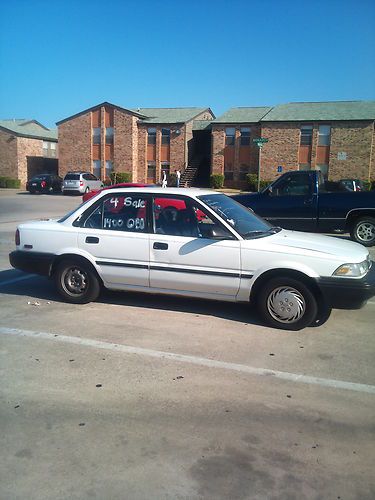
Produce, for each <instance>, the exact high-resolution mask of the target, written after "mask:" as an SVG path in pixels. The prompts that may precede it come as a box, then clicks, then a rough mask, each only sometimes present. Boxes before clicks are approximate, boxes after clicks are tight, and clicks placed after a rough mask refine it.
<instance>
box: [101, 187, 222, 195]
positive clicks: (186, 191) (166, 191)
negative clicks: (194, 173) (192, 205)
mask: <svg viewBox="0 0 375 500" xmlns="http://www.w3.org/2000/svg"><path fill="white" fill-rule="evenodd" d="M111 190H113V191H116V192H118V193H129V192H133V191H134V192H135V193H151V194H154V195H155V194H158V195H179V196H181V195H182V196H189V197H191V196H192V197H194V196H202V195H205V194H221V193H218V192H217V191H213V190H212V189H200V188H177V187H170V188H169V187H166V188H162V187H159V186H148V187H135V186H134V187H118V188H116V187H114V188H113V189H112V188H111ZM100 194H103V195H108V189H103V190H102V191H100Z"/></svg>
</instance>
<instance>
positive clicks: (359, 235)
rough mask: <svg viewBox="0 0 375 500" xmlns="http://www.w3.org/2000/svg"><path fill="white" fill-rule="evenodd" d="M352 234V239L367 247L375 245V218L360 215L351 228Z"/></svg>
mask: <svg viewBox="0 0 375 500" xmlns="http://www.w3.org/2000/svg"><path fill="white" fill-rule="evenodd" d="M350 236H351V238H352V240H354V241H356V242H357V243H361V245H364V246H365V247H372V246H373V245H375V218H374V217H360V218H359V219H357V220H356V221H355V222H354V223H353V225H352V227H351V229H350Z"/></svg>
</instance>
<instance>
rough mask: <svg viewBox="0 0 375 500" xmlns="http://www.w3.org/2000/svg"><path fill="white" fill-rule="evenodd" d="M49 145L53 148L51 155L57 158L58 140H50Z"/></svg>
mask: <svg viewBox="0 0 375 500" xmlns="http://www.w3.org/2000/svg"><path fill="white" fill-rule="evenodd" d="M49 146H50V150H51V156H52V157H53V158H55V157H56V142H50V144H49Z"/></svg>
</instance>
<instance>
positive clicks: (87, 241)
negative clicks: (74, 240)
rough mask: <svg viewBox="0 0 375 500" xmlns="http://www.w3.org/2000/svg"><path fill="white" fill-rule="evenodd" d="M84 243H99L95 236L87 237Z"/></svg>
mask: <svg viewBox="0 0 375 500" xmlns="http://www.w3.org/2000/svg"><path fill="white" fill-rule="evenodd" d="M86 243H99V238H97V237H96V236H87V238H86Z"/></svg>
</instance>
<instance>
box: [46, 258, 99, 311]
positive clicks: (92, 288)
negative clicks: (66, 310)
mask: <svg viewBox="0 0 375 500" xmlns="http://www.w3.org/2000/svg"><path fill="white" fill-rule="evenodd" d="M55 283H56V286H57V290H58V292H59V293H60V295H61V296H62V297H63V298H64V299H65V300H66V301H68V302H72V303H74V304H87V303H88V302H92V301H94V300H96V299H97V298H98V296H99V293H100V282H99V279H98V277H97V275H96V273H95V272H94V271H93V270H92V269H91V268H90V266H89V265H88V264H85V263H84V262H81V261H79V260H77V261H74V260H64V261H62V262H60V263H59V264H58V266H57V269H56V272H55Z"/></svg>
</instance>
